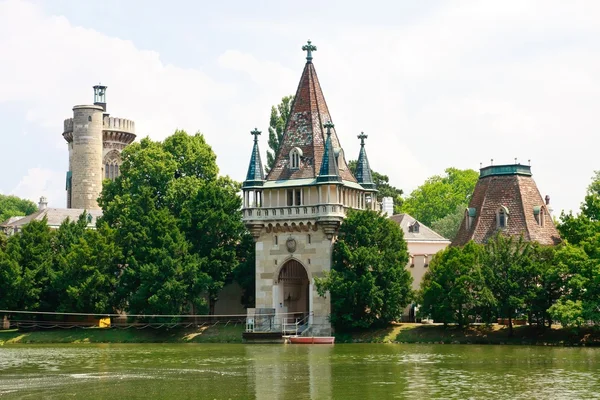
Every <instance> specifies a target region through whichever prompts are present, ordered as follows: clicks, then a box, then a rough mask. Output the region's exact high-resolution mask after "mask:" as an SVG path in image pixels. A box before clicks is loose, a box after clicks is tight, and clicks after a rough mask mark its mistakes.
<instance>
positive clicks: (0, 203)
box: [0, 194, 37, 222]
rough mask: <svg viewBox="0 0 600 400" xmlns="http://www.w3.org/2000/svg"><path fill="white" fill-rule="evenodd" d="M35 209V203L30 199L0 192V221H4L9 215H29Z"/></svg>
mask: <svg viewBox="0 0 600 400" xmlns="http://www.w3.org/2000/svg"><path fill="white" fill-rule="evenodd" d="M36 211H37V205H36V204H35V203H34V202H33V201H31V200H26V199H20V198H18V197H17V196H7V195H3V194H0V222H4V221H6V220H7V219H9V218H10V217H16V216H19V215H29V214H32V213H34V212H36Z"/></svg>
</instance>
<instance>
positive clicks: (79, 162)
mask: <svg viewBox="0 0 600 400" xmlns="http://www.w3.org/2000/svg"><path fill="white" fill-rule="evenodd" d="M84 109H86V110H87V109H90V110H92V109H93V110H95V113H96V114H99V115H89V116H87V118H88V120H85V121H84V120H80V119H81V118H80V116H79V115H78V113H79V114H81V112H80V111H77V110H84ZM73 110H74V117H75V118H67V119H65V120H64V125H63V134H62V136H63V138H64V139H65V140H66V142H67V144H68V147H69V170H68V171H67V183H66V186H67V207H68V208H81V205H85V207H84V208H94V207H97V203H96V202H95V200H96V198H97V194H99V191H97V188H99V187H100V190H101V182H102V179H115V178H116V177H117V176H119V174H120V167H121V163H122V160H121V152H122V151H123V149H124V148H125V147H127V146H128V145H129V144H131V143H132V142H133V141H134V140H135V138H136V135H135V122H134V121H132V120H129V119H126V118H118V117H111V116H109V115H108V113H107V112H106V86H102V85H96V86H94V105H93V106H75V108H74V109H73ZM78 118H79V119H78ZM75 120H76V121H75ZM92 126H93V129H92ZM92 130H93V132H92ZM97 134H99V136H98V139H99V141H98V142H99V143H98V144H99V145H100V146H99V147H97V146H96V145H95V143H94V144H93V145H92V143H91V142H90V143H87V142H81V140H80V141H78V140H77V137H81V138H88V137H92V136H93V137H94V138H96V135H97ZM80 142H81V143H80ZM92 154H93V157H92V158H93V159H94V160H93V162H92V161H91V160H88V158H89V157H91V155H92ZM84 166H85V167H84ZM83 176H85V180H86V182H87V181H88V180H89V177H90V176H94V179H95V182H94V188H96V189H95V190H96V191H97V193H96V192H94V193H86V194H85V195H84V196H83V197H85V198H86V201H84V202H82V201H80V199H81V198H82V196H81V195H77V196H76V195H75V194H76V193H75V190H74V186H75V183H76V182H79V181H80V180H81V179H83V178H82V177H83ZM98 180H99V182H100V183H98ZM92 198H93V200H91V199H92ZM84 203H85V204H84Z"/></svg>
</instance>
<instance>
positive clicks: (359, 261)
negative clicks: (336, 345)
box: [316, 210, 412, 331]
mask: <svg viewBox="0 0 600 400" xmlns="http://www.w3.org/2000/svg"><path fill="white" fill-rule="evenodd" d="M407 262H408V251H407V247H406V242H405V241H404V237H403V234H402V230H401V229H400V227H399V225H398V224H396V223H394V222H393V221H391V220H389V219H388V218H386V217H385V216H383V215H381V214H380V213H377V212H375V211H371V210H364V211H359V210H351V211H350V212H349V213H348V216H347V218H346V219H345V220H344V223H343V224H342V225H341V227H340V230H339V236H338V240H337V241H336V242H335V244H334V246H333V255H332V269H331V271H330V272H329V273H328V274H326V276H325V277H324V278H322V279H319V278H317V279H316V284H317V290H318V293H319V294H320V295H321V296H325V295H326V293H327V292H329V294H330V296H331V316H330V319H331V323H332V324H333V326H334V327H335V328H336V329H339V330H341V331H344V330H352V329H356V328H371V327H375V326H384V325H386V324H388V323H390V322H391V321H395V320H398V319H399V318H400V317H401V316H402V312H403V310H404V308H405V307H406V306H407V305H408V304H409V302H410V301H411V300H412V290H411V288H410V285H411V282H412V277H411V276H410V273H409V272H408V271H407V270H406V268H405V267H406V263H407Z"/></svg>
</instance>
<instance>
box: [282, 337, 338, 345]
mask: <svg viewBox="0 0 600 400" xmlns="http://www.w3.org/2000/svg"><path fill="white" fill-rule="evenodd" d="M289 339H290V343H292V344H333V343H334V342H335V337H333V336H290V338H289Z"/></svg>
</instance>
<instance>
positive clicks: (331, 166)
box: [317, 121, 342, 183]
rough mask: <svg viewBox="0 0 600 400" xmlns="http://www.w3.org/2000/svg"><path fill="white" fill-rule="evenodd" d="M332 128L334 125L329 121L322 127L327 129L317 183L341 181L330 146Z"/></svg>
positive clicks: (331, 146)
mask: <svg viewBox="0 0 600 400" xmlns="http://www.w3.org/2000/svg"><path fill="white" fill-rule="evenodd" d="M333 127H334V125H333V124H332V123H331V121H329V122H327V123H325V124H324V125H323V128H325V129H327V139H326V140H325V152H324V153H323V162H322V163H321V171H319V176H318V177H317V183H325V182H341V181H342V178H341V177H340V171H339V169H338V165H337V160H336V157H335V152H334V151H333V145H332V144H331V128H333Z"/></svg>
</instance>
